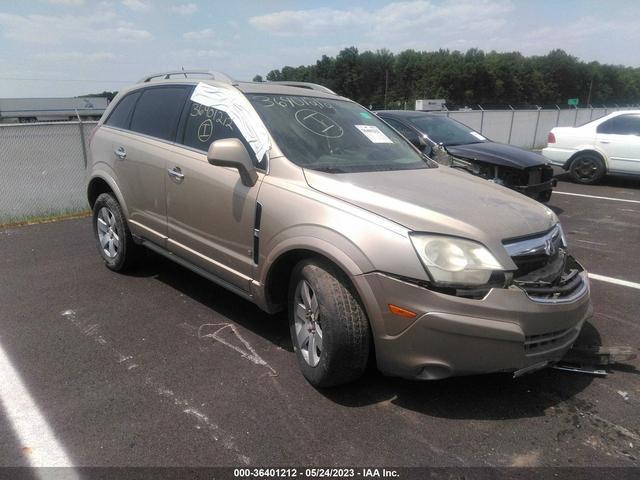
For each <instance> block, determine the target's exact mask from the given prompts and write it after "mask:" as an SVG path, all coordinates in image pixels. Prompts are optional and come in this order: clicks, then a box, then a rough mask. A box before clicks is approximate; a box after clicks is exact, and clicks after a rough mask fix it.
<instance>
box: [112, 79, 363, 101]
mask: <svg viewBox="0 0 640 480" xmlns="http://www.w3.org/2000/svg"><path fill="white" fill-rule="evenodd" d="M201 82H202V83H206V84H208V85H213V86H217V87H223V88H229V86H232V87H235V88H237V89H238V90H240V91H241V92H242V93H264V94H271V95H302V96H306V97H319V98H327V99H333V100H346V101H352V100H350V99H348V98H345V97H341V96H340V95H337V94H334V93H327V92H324V91H321V90H315V89H311V88H306V87H304V86H292V85H287V84H279V83H272V82H239V81H238V82H236V81H233V82H226V81H218V80H215V79H209V78H169V79H158V80H154V81H150V82H138V83H135V84H133V85H130V86H128V87H126V88H123V89H122V93H123V95H124V94H126V93H129V92H132V91H135V90H138V89H141V88H146V87H154V86H158V85H197V84H198V83H201Z"/></svg>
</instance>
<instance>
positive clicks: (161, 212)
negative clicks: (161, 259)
mask: <svg viewBox="0 0 640 480" xmlns="http://www.w3.org/2000/svg"><path fill="white" fill-rule="evenodd" d="M188 91H189V87H186V86H157V87H156V86H154V87H149V88H146V89H142V90H138V91H136V92H135V94H134V95H135V99H132V100H128V102H131V101H135V105H134V106H133V109H132V112H131V114H130V116H129V118H128V119H127V121H126V129H123V128H120V129H114V133H113V135H112V136H111V142H112V144H111V149H110V150H111V151H112V152H113V155H114V156H115V158H116V160H115V161H114V162H113V169H114V171H115V173H116V177H117V182H118V186H119V188H120V190H121V192H122V195H123V197H124V200H125V203H126V204H127V208H128V210H129V218H128V223H129V227H130V229H131V231H132V232H133V233H134V234H137V235H140V236H143V237H145V238H148V239H149V240H151V241H153V242H155V243H157V244H159V245H161V246H163V247H164V246H165V241H166V237H167V207H166V186H165V182H166V162H167V160H168V157H170V156H171V153H172V152H171V145H172V143H173V141H174V139H175V134H176V129H177V126H178V121H179V119H180V114H181V112H182V110H183V108H184V103H185V101H186V97H187V94H188ZM127 99H128V97H125V98H124V99H123V100H122V102H121V103H124V102H125V100H127ZM117 108H118V107H116V110H114V115H115V114H116V113H118V111H117ZM110 118H111V117H110ZM108 125H109V120H107V126H108Z"/></svg>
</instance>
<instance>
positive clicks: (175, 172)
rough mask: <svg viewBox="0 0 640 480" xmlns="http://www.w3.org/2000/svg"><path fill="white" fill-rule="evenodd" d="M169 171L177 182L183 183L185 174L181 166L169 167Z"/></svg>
mask: <svg viewBox="0 0 640 480" xmlns="http://www.w3.org/2000/svg"><path fill="white" fill-rule="evenodd" d="M167 173H168V174H169V176H170V177H171V179H172V180H173V181H175V182H176V183H181V182H182V181H183V180H184V174H183V173H182V170H181V169H180V167H173V168H169V169H167Z"/></svg>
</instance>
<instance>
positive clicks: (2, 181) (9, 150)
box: [0, 122, 97, 225]
mask: <svg viewBox="0 0 640 480" xmlns="http://www.w3.org/2000/svg"><path fill="white" fill-rule="evenodd" d="M96 123H97V122H57V123H24V124H11V125H2V124H0V166H1V167H2V170H1V171H2V174H1V175H0V225H2V224H7V223H13V222H18V221H22V220H28V219H33V218H39V217H48V216H54V215H63V214H67V213H75V212H81V211H84V210H87V209H88V208H89V206H88V204H87V199H86V187H85V172H86V166H87V153H88V152H87V146H88V145H89V135H90V133H91V130H92V129H93V127H94V126H95V125H96Z"/></svg>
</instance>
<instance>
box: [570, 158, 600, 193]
mask: <svg viewBox="0 0 640 480" xmlns="http://www.w3.org/2000/svg"><path fill="white" fill-rule="evenodd" d="M605 172H606V169H605V166H604V162H603V161H602V158H600V157H599V156H598V155H596V154H595V153H583V154H580V155H579V156H578V157H576V158H575V159H574V160H573V162H571V167H570V168H569V174H570V175H571V178H572V179H573V181H575V182H577V183H582V184H585V185H591V184H594V183H597V182H599V181H600V180H601V179H602V177H604V174H605Z"/></svg>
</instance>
